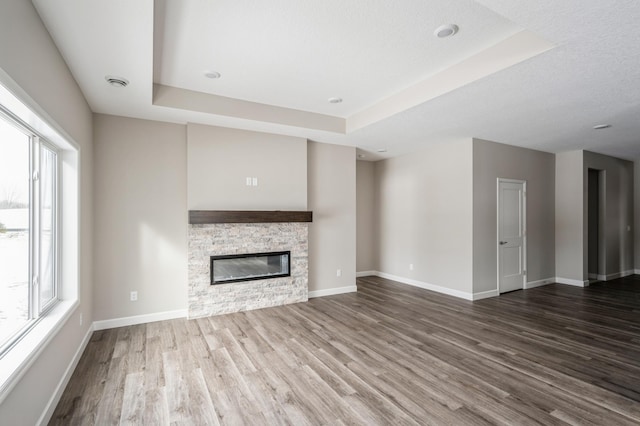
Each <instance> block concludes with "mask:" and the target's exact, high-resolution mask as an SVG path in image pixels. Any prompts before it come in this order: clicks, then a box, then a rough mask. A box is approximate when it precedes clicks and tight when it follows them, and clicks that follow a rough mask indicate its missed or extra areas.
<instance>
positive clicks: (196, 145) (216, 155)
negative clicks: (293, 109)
mask: <svg viewBox="0 0 640 426" xmlns="http://www.w3.org/2000/svg"><path fill="white" fill-rule="evenodd" d="M187 135H188V136H187V140H188V153H187V155H188V159H187V164H188V168H187V170H188V206H189V210H306V208H307V140H306V139H303V138H296V137H292V136H282V135H273V134H269V133H259V132H251V131H247V130H236V129H227V128H224V127H213V126H203V125H199V124H188V125H187ZM247 177H257V178H258V186H247V185H246V178H247Z"/></svg>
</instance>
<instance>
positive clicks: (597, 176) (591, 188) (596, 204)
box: [587, 169, 606, 283]
mask: <svg viewBox="0 0 640 426" xmlns="http://www.w3.org/2000/svg"><path fill="white" fill-rule="evenodd" d="M587 175H588V176H587V177H588V179H587V249H588V262H587V263H588V267H587V272H588V277H589V282H590V283H591V282H594V281H601V280H605V279H606V271H605V269H606V263H605V259H606V258H605V244H604V241H605V227H604V220H605V171H604V170H597V169H588V171H587Z"/></svg>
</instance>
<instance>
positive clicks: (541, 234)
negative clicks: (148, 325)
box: [473, 139, 555, 293]
mask: <svg viewBox="0 0 640 426" xmlns="http://www.w3.org/2000/svg"><path fill="white" fill-rule="evenodd" d="M498 178H507V179H518V180H525V181H527V212H526V220H527V281H528V282H533V281H538V280H543V279H549V278H553V277H555V254H554V252H555V224H554V209H555V196H554V193H555V156H554V155H553V154H550V153H547V152H541V151H534V150H531V149H525V148H519V147H515V146H510V145H503V144H499V143H495V142H489V141H484V140H480V139H474V140H473V292H474V293H479V292H484V291H489V290H495V289H496V288H497V267H496V264H497V243H498V242H497V230H496V227H497V224H496V218H497V207H496V206H497V179H498Z"/></svg>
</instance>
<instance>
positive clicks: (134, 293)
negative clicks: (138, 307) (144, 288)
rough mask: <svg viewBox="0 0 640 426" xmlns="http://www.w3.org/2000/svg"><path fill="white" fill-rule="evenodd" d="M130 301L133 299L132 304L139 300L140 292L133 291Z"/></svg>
mask: <svg viewBox="0 0 640 426" xmlns="http://www.w3.org/2000/svg"><path fill="white" fill-rule="evenodd" d="M130 299H131V301H132V302H135V301H137V300H138V292H137V291H132V292H131V297H130Z"/></svg>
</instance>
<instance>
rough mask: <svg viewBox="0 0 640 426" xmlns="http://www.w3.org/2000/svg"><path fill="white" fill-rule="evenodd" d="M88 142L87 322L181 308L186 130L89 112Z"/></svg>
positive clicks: (184, 294) (184, 284)
mask: <svg viewBox="0 0 640 426" xmlns="http://www.w3.org/2000/svg"><path fill="white" fill-rule="evenodd" d="M94 139H95V186H94V188H95V191H94V193H95V195H94V197H95V240H94V242H95V245H94V246H95V248H94V253H95V256H96V257H95V258H96V262H95V265H94V270H95V277H94V282H95V289H94V306H95V313H94V318H95V320H97V321H100V320H111V319H116V318H124V317H130V316H136V315H145V314H155V313H160V312H170V311H175V310H183V309H186V307H187V224H188V223H187V222H188V216H187V182H186V179H187V169H186V168H187V142H186V126H184V125H178V124H169V123H161V122H157V121H147V120H138V119H133V118H124V117H115V116H110V115H101V114H96V115H95V119H94ZM131 291H137V292H138V301H136V302H131V301H130V300H129V295H130V292H131Z"/></svg>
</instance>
